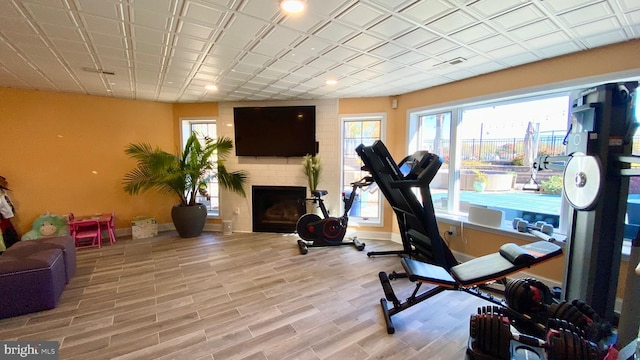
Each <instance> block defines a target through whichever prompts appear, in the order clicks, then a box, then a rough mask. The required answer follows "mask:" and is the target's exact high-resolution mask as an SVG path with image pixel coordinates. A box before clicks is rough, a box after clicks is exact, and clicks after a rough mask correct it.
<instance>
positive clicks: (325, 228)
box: [296, 176, 373, 255]
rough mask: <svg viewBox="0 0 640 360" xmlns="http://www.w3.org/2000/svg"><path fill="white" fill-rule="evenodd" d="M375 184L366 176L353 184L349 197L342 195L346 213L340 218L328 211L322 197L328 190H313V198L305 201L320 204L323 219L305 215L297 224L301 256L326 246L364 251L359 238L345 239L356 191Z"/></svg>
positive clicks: (314, 215)
mask: <svg viewBox="0 0 640 360" xmlns="http://www.w3.org/2000/svg"><path fill="white" fill-rule="evenodd" d="M372 183H373V178H372V177H371V176H365V177H363V178H362V179H360V180H358V181H354V182H352V183H351V184H350V185H351V193H350V194H349V195H348V196H347V195H346V194H345V193H344V192H343V193H342V201H343V202H344V213H343V214H342V216H340V217H332V216H330V215H329V212H328V211H327V207H326V206H325V205H324V200H323V199H322V197H323V196H324V195H327V193H328V192H327V191H326V190H313V191H311V195H313V197H312V198H307V199H305V201H313V202H314V203H317V204H318V207H319V208H320V211H322V215H323V217H322V218H321V217H320V216H318V215H316V214H304V215H302V216H301V217H300V218H299V219H298V222H297V223H296V231H297V233H298V236H300V237H301V238H302V239H298V248H299V249H300V254H302V255H306V254H307V252H308V251H309V248H312V247H326V246H342V245H353V246H354V247H355V248H356V249H358V251H362V250H364V247H365V243H363V242H360V241H359V240H358V238H357V236H353V237H351V240H349V241H345V240H344V238H345V236H346V234H347V226H348V223H349V210H351V206H352V205H353V202H354V200H355V197H356V191H357V190H358V189H361V188H363V187H367V186H369V185H371V184H372Z"/></svg>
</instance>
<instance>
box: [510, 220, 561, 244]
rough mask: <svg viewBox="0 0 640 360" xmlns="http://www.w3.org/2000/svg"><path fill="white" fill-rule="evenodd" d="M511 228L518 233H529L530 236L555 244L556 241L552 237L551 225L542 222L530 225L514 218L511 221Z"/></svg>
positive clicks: (525, 221)
mask: <svg viewBox="0 0 640 360" xmlns="http://www.w3.org/2000/svg"><path fill="white" fill-rule="evenodd" d="M512 225H513V228H514V229H515V230H518V232H523V233H525V232H529V233H530V234H531V235H534V236H536V237H539V238H540V239H542V240H545V241H550V242H555V241H556V239H555V238H554V237H553V236H552V235H553V225H551V224H547V223H546V222H544V221H536V222H535V224H533V225H531V224H529V222H528V221H527V220H523V219H522V218H515V219H513V221H512Z"/></svg>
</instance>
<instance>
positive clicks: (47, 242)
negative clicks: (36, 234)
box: [2, 236, 76, 283]
mask: <svg viewBox="0 0 640 360" xmlns="http://www.w3.org/2000/svg"><path fill="white" fill-rule="evenodd" d="M47 249H60V250H62V252H63V256H64V263H65V277H66V282H67V283H69V281H71V278H72V277H73V275H74V274H75V272H76V246H75V242H74V241H73V238H72V237H71V236H58V237H51V238H43V239H38V240H23V241H18V242H17V243H15V244H14V245H13V246H12V247H10V248H9V249H7V251H6V252H5V253H4V254H3V255H2V256H6V255H11V256H14V257H26V256H29V255H31V254H33V253H35V252H38V251H41V250H47Z"/></svg>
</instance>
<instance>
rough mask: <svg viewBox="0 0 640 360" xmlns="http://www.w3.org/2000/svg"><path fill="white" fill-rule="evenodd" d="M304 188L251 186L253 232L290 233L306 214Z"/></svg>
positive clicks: (305, 191) (305, 190) (305, 189)
mask: <svg viewBox="0 0 640 360" xmlns="http://www.w3.org/2000/svg"><path fill="white" fill-rule="evenodd" d="M306 193H307V188H306V187H304V186H252V187H251V195H252V197H251V202H252V208H253V211H252V215H253V217H252V222H253V231H254V232H277V233H290V232H294V231H295V230H296V223H297V222H298V219H299V218H300V216H302V215H304V214H305V212H306V207H305V201H304V199H305V196H306Z"/></svg>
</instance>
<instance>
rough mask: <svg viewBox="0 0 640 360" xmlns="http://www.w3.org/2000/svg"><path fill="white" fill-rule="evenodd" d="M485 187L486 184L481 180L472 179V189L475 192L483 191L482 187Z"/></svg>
mask: <svg viewBox="0 0 640 360" xmlns="http://www.w3.org/2000/svg"><path fill="white" fill-rule="evenodd" d="M486 188H487V184H486V183H484V182H482V181H474V182H473V190H474V191H475V192H483V191H484V189H486Z"/></svg>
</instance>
